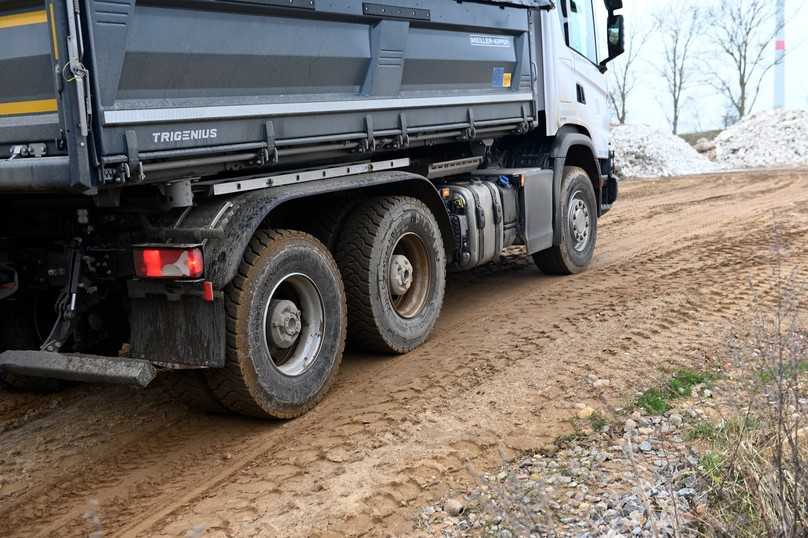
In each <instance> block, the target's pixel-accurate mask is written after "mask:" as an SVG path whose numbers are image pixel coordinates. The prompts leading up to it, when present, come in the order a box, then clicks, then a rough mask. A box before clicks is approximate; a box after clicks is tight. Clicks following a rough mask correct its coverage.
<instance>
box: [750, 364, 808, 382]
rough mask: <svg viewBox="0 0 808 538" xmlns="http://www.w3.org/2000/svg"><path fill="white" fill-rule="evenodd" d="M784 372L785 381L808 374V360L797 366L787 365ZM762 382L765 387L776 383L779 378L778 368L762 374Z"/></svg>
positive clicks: (764, 371)
mask: <svg viewBox="0 0 808 538" xmlns="http://www.w3.org/2000/svg"><path fill="white" fill-rule="evenodd" d="M784 369H785V371H784V372H783V379H790V378H793V377H795V376H799V375H801V374H808V360H805V361H801V362H798V363H797V364H796V366H793V365H790V364H786V365H785V368H784ZM759 377H760V381H761V382H762V383H763V384H764V385H768V384H769V383H772V382H774V381H775V380H776V379H777V378H778V377H779V375H778V371H777V369H776V368H769V369H768V370H763V371H762V372H760V376H759Z"/></svg>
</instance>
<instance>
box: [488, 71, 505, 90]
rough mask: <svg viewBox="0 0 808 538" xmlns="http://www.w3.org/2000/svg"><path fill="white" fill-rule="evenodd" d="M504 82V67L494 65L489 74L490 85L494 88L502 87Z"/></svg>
mask: <svg viewBox="0 0 808 538" xmlns="http://www.w3.org/2000/svg"><path fill="white" fill-rule="evenodd" d="M504 84H505V68H504V67H495V68H494V72H493V73H492V74H491V85H492V86H493V87H494V88H502V87H503V85H504Z"/></svg>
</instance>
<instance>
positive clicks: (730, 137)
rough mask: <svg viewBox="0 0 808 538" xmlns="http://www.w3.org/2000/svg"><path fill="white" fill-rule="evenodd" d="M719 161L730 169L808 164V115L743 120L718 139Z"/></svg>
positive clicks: (775, 113)
mask: <svg viewBox="0 0 808 538" xmlns="http://www.w3.org/2000/svg"><path fill="white" fill-rule="evenodd" d="M715 158H716V161H717V162H718V163H720V164H721V165H723V166H724V167H727V168H757V167H772V166H796V165H804V164H808V111H806V110H768V111H765V112H760V113H757V114H753V115H751V116H748V117H746V118H744V119H742V120H741V121H739V122H738V123H736V124H735V125H733V126H732V127H730V128H729V129H727V130H725V131H724V132H723V133H721V134H720V135H718V136H717V137H716V139H715Z"/></svg>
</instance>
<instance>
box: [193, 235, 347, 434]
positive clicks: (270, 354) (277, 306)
mask: <svg viewBox="0 0 808 538" xmlns="http://www.w3.org/2000/svg"><path fill="white" fill-rule="evenodd" d="M226 309H227V360H226V365H225V367H224V368H223V369H219V370H211V371H209V372H208V373H207V376H208V384H209V386H210V388H211V389H212V391H213V393H214V395H215V396H216V398H217V399H218V400H219V402H221V404H222V405H224V406H225V407H226V408H227V409H229V410H231V411H234V412H236V413H241V414H244V415H250V416H255V417H259V418H265V417H273V418H284V419H286V418H294V417H297V416H299V415H302V414H303V413H305V412H306V411H308V410H309V409H311V408H312V407H314V405H316V404H317V402H319V401H320V400H321V399H322V397H323V396H324V395H325V393H326V392H328V389H329V388H330V387H331V385H332V383H333V382H334V379H335V378H336V376H337V371H338V369H339V365H340V362H341V361H342V352H343V349H344V346H345V331H346V305H345V291H344V289H343V286H342V280H341V279H340V274H339V270H338V269H337V265H336V263H335V262H334V259H333V258H332V256H331V254H330V253H329V252H328V249H326V247H325V246H324V245H323V244H322V243H320V242H319V241H318V240H316V239H315V238H314V237H312V236H310V235H308V234H305V233H303V232H297V231H288V230H285V231H259V232H257V233H256V235H255V237H254V238H253V240H252V241H251V243H250V245H249V246H248V247H247V250H246V252H245V253H244V258H243V261H242V263H241V267H240V268H239V271H238V275H237V276H236V278H235V279H234V280H233V282H231V284H230V285H229V286H228V289H227V297H226Z"/></svg>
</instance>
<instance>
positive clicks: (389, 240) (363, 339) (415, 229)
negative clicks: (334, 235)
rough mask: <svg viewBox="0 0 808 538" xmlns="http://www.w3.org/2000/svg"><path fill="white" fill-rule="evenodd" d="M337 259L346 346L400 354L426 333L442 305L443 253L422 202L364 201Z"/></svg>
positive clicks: (347, 227)
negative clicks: (343, 296) (345, 298)
mask: <svg viewBox="0 0 808 538" xmlns="http://www.w3.org/2000/svg"><path fill="white" fill-rule="evenodd" d="M336 258H337V263H338V264H339V267H340V270H341V271H342V276H343V279H344V281H345V289H346V291H347V293H348V339H349V341H350V342H351V344H352V345H356V346H358V347H361V348H363V349H366V350H369V351H378V352H382V353H406V352H408V351H411V350H413V349H415V348H417V347H418V346H419V345H421V344H422V343H423V342H424V341H425V340H426V339H427V338H428V337H429V334H430V333H431V332H432V329H433V328H434V327H435V323H436V322H437V320H438V316H439V315H440V311H441V307H442V306H443V295H444V290H445V287H446V253H445V251H444V248H443V239H442V237H441V233H440V228H439V227H438V223H437V221H436V220H435V216H434V215H433V214H432V212H431V211H430V210H429V208H427V206H426V205H424V204H423V203H422V202H421V201H419V200H416V199H415V198H410V197H406V196H396V197H382V198H371V199H369V200H367V201H365V202H364V203H363V204H362V205H360V206H359V207H357V208H356V210H355V211H354V212H353V213H352V214H351V216H350V217H349V218H348V220H347V221H346V223H345V228H344V230H343V233H342V240H341V241H340V242H339V244H338V246H337V255H336Z"/></svg>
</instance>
